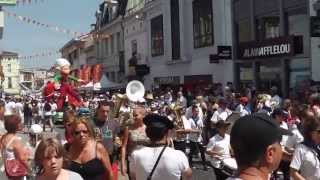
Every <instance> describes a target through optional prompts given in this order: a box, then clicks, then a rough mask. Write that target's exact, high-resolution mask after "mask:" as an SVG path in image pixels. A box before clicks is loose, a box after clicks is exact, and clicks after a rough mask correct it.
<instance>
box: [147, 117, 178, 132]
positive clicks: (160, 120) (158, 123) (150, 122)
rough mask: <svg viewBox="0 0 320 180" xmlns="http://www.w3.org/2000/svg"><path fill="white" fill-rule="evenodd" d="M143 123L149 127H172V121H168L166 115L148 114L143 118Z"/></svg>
mask: <svg viewBox="0 0 320 180" xmlns="http://www.w3.org/2000/svg"><path fill="white" fill-rule="evenodd" d="M143 122H144V124H145V125H146V126H147V127H151V128H165V129H173V128H174V125H173V122H172V121H170V120H169V119H168V118H167V117H166V116H160V115H158V114H148V115H147V116H146V117H145V118H144V119H143Z"/></svg>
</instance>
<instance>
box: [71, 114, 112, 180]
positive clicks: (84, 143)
mask: <svg viewBox="0 0 320 180" xmlns="http://www.w3.org/2000/svg"><path fill="white" fill-rule="evenodd" d="M71 127H72V134H73V142H72V144H71V146H70V148H69V152H68V155H69V157H70V163H69V166H68V169H69V170H71V171H74V172H77V173H79V174H80V175H81V176H82V178H83V179H85V180H101V179H108V180H112V179H113V176H112V170H111V163H110V159H109V153H108V151H107V150H106V149H105V148H104V146H103V144H101V143H99V142H97V141H96V140H95V139H94V133H93V130H92V127H91V125H90V123H89V122H88V121H87V120H86V119H85V118H79V119H77V120H75V121H74V122H73V123H72V125H71Z"/></svg>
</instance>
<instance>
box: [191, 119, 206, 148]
mask: <svg viewBox="0 0 320 180" xmlns="http://www.w3.org/2000/svg"><path fill="white" fill-rule="evenodd" d="M198 117H199V116H198ZM189 123H190V125H191V129H193V130H200V133H190V134H189V140H190V141H193V142H201V141H202V137H201V130H202V128H203V126H204V125H203V121H202V119H200V118H198V120H197V121H195V120H193V118H189Z"/></svg>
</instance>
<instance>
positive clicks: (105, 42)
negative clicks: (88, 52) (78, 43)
mask: <svg viewBox="0 0 320 180" xmlns="http://www.w3.org/2000/svg"><path fill="white" fill-rule="evenodd" d="M104 44H105V51H106V56H109V39H108V38H106V39H105V40H104Z"/></svg>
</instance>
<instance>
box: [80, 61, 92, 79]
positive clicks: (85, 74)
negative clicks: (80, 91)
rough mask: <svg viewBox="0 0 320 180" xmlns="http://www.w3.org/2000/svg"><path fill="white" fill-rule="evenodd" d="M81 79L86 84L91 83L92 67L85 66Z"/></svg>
mask: <svg viewBox="0 0 320 180" xmlns="http://www.w3.org/2000/svg"><path fill="white" fill-rule="evenodd" d="M81 79H82V80H84V81H85V82H90V81H91V66H88V65H83V69H82V78H81Z"/></svg>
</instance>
